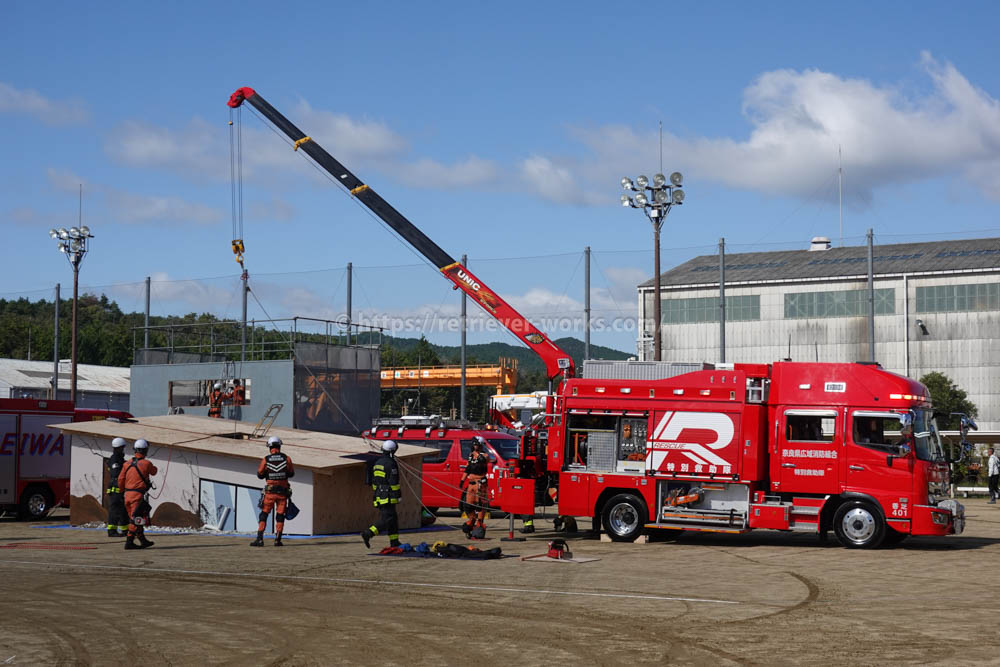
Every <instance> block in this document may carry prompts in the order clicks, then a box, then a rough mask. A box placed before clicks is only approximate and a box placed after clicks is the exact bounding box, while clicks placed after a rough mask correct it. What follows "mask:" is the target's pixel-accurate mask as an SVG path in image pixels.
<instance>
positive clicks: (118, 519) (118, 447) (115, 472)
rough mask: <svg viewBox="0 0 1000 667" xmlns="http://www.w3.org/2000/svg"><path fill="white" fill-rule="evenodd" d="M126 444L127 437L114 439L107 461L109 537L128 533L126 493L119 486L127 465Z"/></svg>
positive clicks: (106, 490)
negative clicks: (120, 476) (123, 470)
mask: <svg viewBox="0 0 1000 667" xmlns="http://www.w3.org/2000/svg"><path fill="white" fill-rule="evenodd" d="M125 445H126V442H125V438H115V439H114V440H112V441H111V456H110V457H109V458H108V460H107V461H105V466H107V469H108V488H107V489H105V490H104V492H105V494H106V495H107V498H108V537H125V535H126V534H127V533H128V512H127V511H126V510H125V494H124V492H123V491H122V488H121V487H120V486H118V476H119V475H120V474H121V472H122V467H124V465H125Z"/></svg>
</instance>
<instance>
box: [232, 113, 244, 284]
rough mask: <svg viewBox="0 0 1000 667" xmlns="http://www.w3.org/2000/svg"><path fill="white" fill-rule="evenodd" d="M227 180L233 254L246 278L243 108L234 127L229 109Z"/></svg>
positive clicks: (237, 114)
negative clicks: (244, 261)
mask: <svg viewBox="0 0 1000 667" xmlns="http://www.w3.org/2000/svg"><path fill="white" fill-rule="evenodd" d="M229 181H230V196H229V198H230V205H231V208H232V214H231V215H232V232H233V240H232V245H233V254H234V255H236V262H237V263H238V264H239V265H240V268H241V269H243V276H242V279H243V280H246V279H247V270H246V267H245V266H244V265H243V253H244V252H245V251H246V247H245V246H244V245H243V109H242V107H241V108H239V109H237V110H236V127H235V131H234V128H233V110H232V109H230V110H229Z"/></svg>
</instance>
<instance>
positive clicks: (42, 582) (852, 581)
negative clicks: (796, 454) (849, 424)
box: [0, 499, 1000, 665]
mask: <svg viewBox="0 0 1000 667" xmlns="http://www.w3.org/2000/svg"><path fill="white" fill-rule="evenodd" d="M963 502H965V504H966V508H967V512H968V526H967V528H966V531H965V534H963V535H962V536H959V537H951V538H935V539H932V538H910V539H908V540H907V541H905V542H904V543H903V544H902V545H900V546H899V547H896V548H893V549H880V550H875V551H856V550H848V549H844V548H842V547H840V546H839V545H838V544H837V543H836V541H835V540H834V539H833V538H832V536H831V539H830V542H829V543H828V544H823V543H821V542H820V541H819V539H818V538H817V537H816V536H805V535H792V534H784V533H776V532H769V531H768V532H764V531H761V532H755V533H750V534H747V535H740V536H727V535H712V534H686V535H684V536H682V537H681V538H679V539H677V540H667V541H657V542H651V543H649V544H610V543H604V542H601V541H599V540H597V539H595V538H593V537H587V536H584V535H581V536H579V537H575V538H570V539H569V541H570V545H571V548H572V550H573V552H574V555H576V556H583V557H593V558H599V559H600V560H599V561H595V562H591V563H585V564H569V563H538V562H525V561H521V560H520V559H519V558H504V559H502V560H495V561H486V562H475V561H464V560H461V561H455V560H446V559H438V558H433V559H418V558H398V557H381V556H373V555H369V553H368V551H367V550H366V549H365V548H364V545H363V544H362V543H361V541H360V539H358V538H356V537H337V538H317V539H294V540H286V546H285V547H284V548H281V549H276V548H274V547H273V546H271V543H270V541H268V545H267V547H266V548H263V549H251V548H250V547H249V546H248V543H249V539H248V538H245V537H220V536H203V535H159V536H153V539H154V540H155V541H156V545H155V546H154V547H152V548H150V549H146V550H142V551H130V552H125V551H124V550H123V548H122V545H123V540H122V539H109V538H107V537H106V536H105V534H104V533H103V532H101V531H97V530H77V529H65V528H60V527H59V525H60V524H64V523H65V522H66V517H65V516H62V517H60V516H56V517H54V518H53V519H52V520H50V521H48V522H44V523H36V524H27V523H18V522H15V521H13V520H7V519H3V520H0V582H2V583H0V614H2V618H3V629H2V632H0V665H27V664H47V665H51V664H102V665H115V664H130V665H136V664H154V665H158V664H171V665H189V664H227V663H228V664H239V665H246V664H273V665H282V664H289V665H291V664H296V665H297V664H305V665H313V664H314V665H328V664H399V665H425V664H430V665H452V664H466V665H479V664H489V665H492V664H516V665H528V664H542V663H548V664H560V665H570V664H639V663H654V664H655V663H659V664H663V663H670V664H681V665H687V664H694V665H700V664H712V665H730V664H739V665H774V664H815V665H820V664H822V665H848V664H850V665H857V664H864V665H868V664H893V665H895V664H907V663H910V664H946V663H947V664H956V663H958V664H975V663H997V662H1000V642H998V641H996V637H997V635H998V633H997V625H998V619H997V616H996V607H997V605H996V602H995V601H994V600H993V597H994V595H996V594H997V592H998V590H1000V586H998V585H997V584H996V583H994V582H995V581H997V578H998V576H1000V505H987V504H986V503H985V501H984V500H982V499H968V500H965V501H963ZM443 522H444V523H446V524H457V523H458V522H459V519H458V518H457V517H451V518H448V517H445V518H444V519H443ZM491 524H492V527H491V528H492V529H491V531H490V533H489V535H488V537H489V539H488V540H486V541H483V542H479V543H478V544H477V546H480V547H482V548H488V547H493V546H500V547H502V548H503V550H504V552H505V553H508V554H518V555H522V556H523V555H529V554H535V553H539V552H542V551H545V549H546V543H547V541H548V540H549V539H551V538H552V537H554V536H556V534H555V533H552V532H551V531H550V529H551V522H548V521H544V520H537V521H536V524H537V525H538V526H539V528H540V529H541V530H540V532H539V533H536V534H535V535H534V536H532V538H531V539H530V540H529V541H527V542H514V543H510V542H501V541H500V540H499V538H500V537H502V536H503V535H506V525H507V522H506V521H505V520H500V519H496V520H493V521H492V522H491ZM582 527H583V525H581V528H582ZM402 539H403V540H404V541H411V542H419V541H428V542H433V541H435V540H446V541H451V542H456V543H461V544H467V541H466V540H465V539H464V537H463V535H462V534H461V533H460V532H458V531H447V532H429V533H421V534H419V535H416V534H411V535H406V534H404V536H403V538H402ZM376 542H377V545H378V546H379V547H381V546H383V545H384V542H385V540H384V538H376ZM373 546H375V545H373Z"/></svg>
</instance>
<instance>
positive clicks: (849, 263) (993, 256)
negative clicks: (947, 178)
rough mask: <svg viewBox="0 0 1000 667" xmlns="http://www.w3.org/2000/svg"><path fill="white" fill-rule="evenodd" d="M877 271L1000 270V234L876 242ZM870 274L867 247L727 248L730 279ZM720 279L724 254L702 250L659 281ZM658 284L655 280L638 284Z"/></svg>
mask: <svg viewBox="0 0 1000 667" xmlns="http://www.w3.org/2000/svg"><path fill="white" fill-rule="evenodd" d="M873 257H874V262H873V264H874V266H873V268H874V273H875V275H876V276H879V275H886V274H902V273H907V274H915V273H935V272H941V273H948V272H958V271H969V270H976V269H979V270H982V269H1000V238H989V239H964V240H959V241H926V242H923V243H896V244H892V245H876V246H874V248H873ZM867 274H868V246H866V245H863V246H847V247H843V248H831V249H829V250H814V251H810V250H777V251H770V252H747V253H734V254H730V253H726V284H727V285H728V284H730V283H754V282H776V281H777V282H780V281H795V280H810V279H817V278H820V279H821V278H844V277H854V276H864V275H867ZM713 283H714V284H716V285H717V284H718V283H719V256H718V255H702V256H701V257H695V258H694V259H691V260H689V261H687V262H684V263H683V264H681V265H679V266H676V267H674V268H673V269H670V270H669V271H667V272H666V273H663V274H661V275H660V285H661V286H664V287H668V286H679V285H703V284H713ZM652 286H653V279H652V278H651V279H649V280H647V281H646V282H644V283H642V284H641V285H639V289H643V288H650V287H652Z"/></svg>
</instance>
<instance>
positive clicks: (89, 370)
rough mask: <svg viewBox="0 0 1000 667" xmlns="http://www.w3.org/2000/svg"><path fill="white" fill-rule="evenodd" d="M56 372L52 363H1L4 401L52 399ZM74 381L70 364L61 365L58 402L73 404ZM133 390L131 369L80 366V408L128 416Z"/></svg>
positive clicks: (77, 385) (78, 399)
mask: <svg viewBox="0 0 1000 667" xmlns="http://www.w3.org/2000/svg"><path fill="white" fill-rule="evenodd" d="M54 371H55V369H54V368H53V363H52V362H51V361H25V360H24V359H0V398H51V397H52V376H53V374H54ZM71 379H72V368H71V366H70V363H69V362H68V361H64V362H60V363H59V395H58V396H56V398H57V399H59V400H63V401H68V400H69V395H70V381H71ZM130 388H131V381H130V377H129V369H127V368H119V367H117V366H94V365H91V364H77V367H76V405H77V407H80V408H96V409H105V410H124V411H126V412H128V410H129V391H130Z"/></svg>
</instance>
